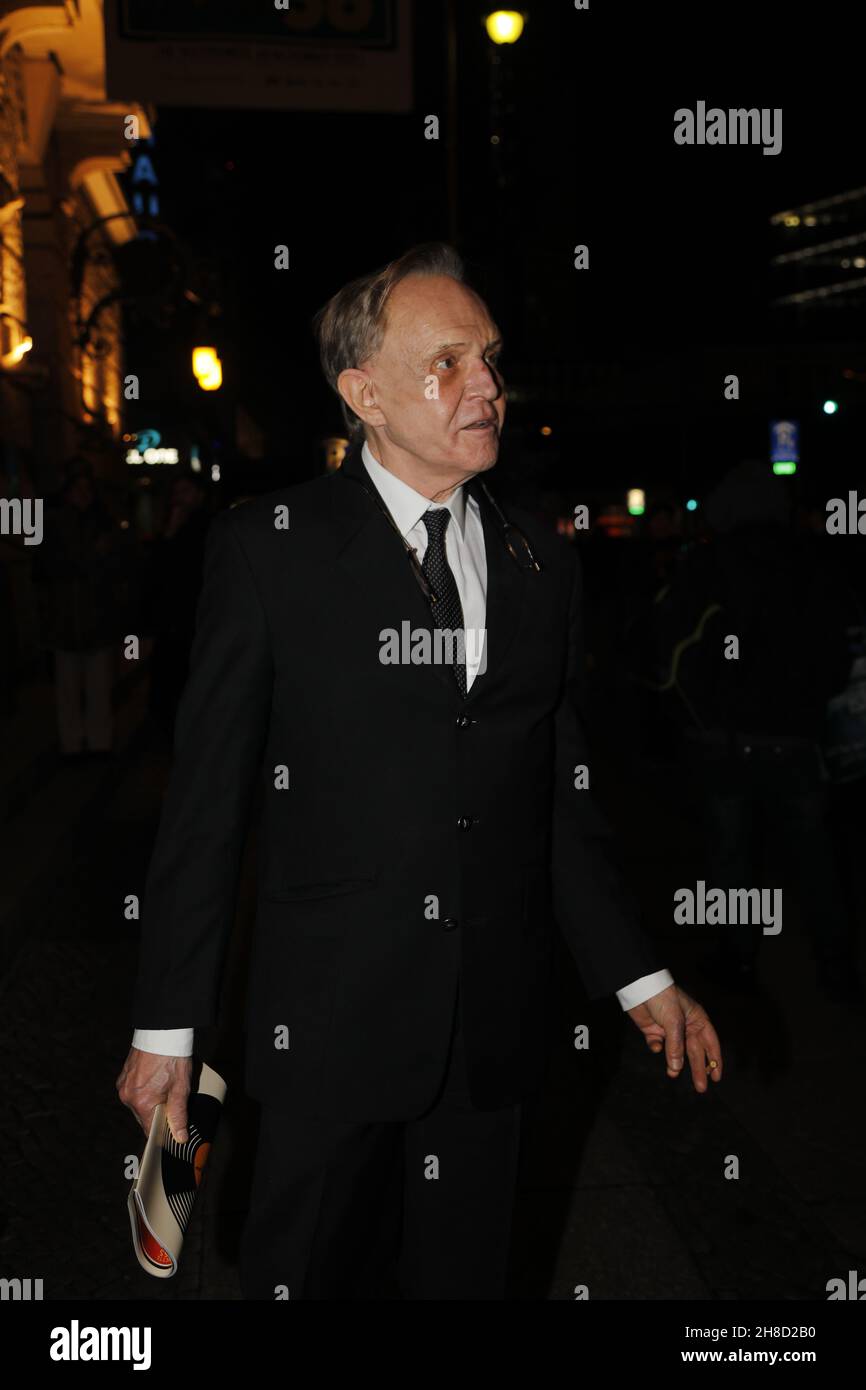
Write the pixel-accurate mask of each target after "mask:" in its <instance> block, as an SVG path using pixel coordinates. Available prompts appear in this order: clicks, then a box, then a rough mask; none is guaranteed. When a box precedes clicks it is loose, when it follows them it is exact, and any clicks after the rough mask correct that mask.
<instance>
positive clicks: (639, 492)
mask: <svg viewBox="0 0 866 1390" xmlns="http://www.w3.org/2000/svg"><path fill="white" fill-rule="evenodd" d="M626 504H627V506H628V510H629V515H630V516H643V514H644V512H645V511H646V493H645V492H644V490H643V488H642V487H630V488H629V490H628V493H627V495H626Z"/></svg>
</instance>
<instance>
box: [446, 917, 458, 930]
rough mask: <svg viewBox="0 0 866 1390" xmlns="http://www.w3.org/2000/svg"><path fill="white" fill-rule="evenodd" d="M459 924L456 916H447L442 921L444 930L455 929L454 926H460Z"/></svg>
mask: <svg viewBox="0 0 866 1390" xmlns="http://www.w3.org/2000/svg"><path fill="white" fill-rule="evenodd" d="M458 925H459V923H458V921H457V918H456V917H445V918H444V919H443V921H442V930H443V931H453V930H454V928H455V927H456V926H458Z"/></svg>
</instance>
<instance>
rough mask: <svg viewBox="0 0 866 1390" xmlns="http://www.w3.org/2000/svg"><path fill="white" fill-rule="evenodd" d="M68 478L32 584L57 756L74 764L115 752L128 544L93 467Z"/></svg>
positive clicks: (49, 517)
mask: <svg viewBox="0 0 866 1390" xmlns="http://www.w3.org/2000/svg"><path fill="white" fill-rule="evenodd" d="M64 472H65V478H64V482H63V486H62V488H61V494H60V504H59V506H55V507H49V508H46V512H45V534H44V537H43V541H42V544H41V546H39V548H38V550H37V553H36V556H35V558H34V562H33V580H34V584H35V585H36V592H37V601H38V605H39V623H40V632H41V640H42V642H43V644H44V645H45V646H46V647H47V648H48V649H49V650H51V651H52V653H53V657H54V690H55V704H56V715H57V732H58V738H59V742H60V751H61V754H63V755H64V756H65V757H67V758H72V757H78V756H80V755H82V754H85V753H93V754H100V755H104V754H106V753H108V752H109V751H110V750H111V747H112V743H113V738H114V715H113V710H112V691H113V685H114V673H115V663H116V660H117V649H118V642H119V640H120V637H121V636H122V633H123V626H124V624H123V617H124V607H125V602H124V594H125V585H126V582H127V578H128V561H129V544H128V538H127V537H126V536H125V535H124V532H123V530H122V528H121V527H120V525H119V523H118V522H117V521H116V520H115V518H114V517H113V516H112V515H111V513H110V512H109V510H108V508H107V507H106V506H105V504H104V503H103V501H102V499H101V498H100V496H99V494H98V492H97V489H96V485H95V482H94V478H93V471H92V468H91V466H90V464H89V462H88V461H87V460H86V459H84V458H82V457H80V456H77V455H76V456H74V457H73V458H71V459H70V460H69V461H68V462H67V464H66V467H65V470H64Z"/></svg>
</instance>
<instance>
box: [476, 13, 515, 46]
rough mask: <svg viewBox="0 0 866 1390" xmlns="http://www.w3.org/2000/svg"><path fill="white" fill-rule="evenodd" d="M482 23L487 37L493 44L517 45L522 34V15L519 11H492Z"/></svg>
mask: <svg viewBox="0 0 866 1390" xmlns="http://www.w3.org/2000/svg"><path fill="white" fill-rule="evenodd" d="M484 23H485V25H486V28H487V37H488V38H490V39H492V40H493V42H494V43H517V40H518V39H519V38H520V35H521V34H522V33H523V15H522V14H521V13H520V11H519V10H494V11H493V13H492V14H489V15H488V16H487V18H486V20H485V21H484Z"/></svg>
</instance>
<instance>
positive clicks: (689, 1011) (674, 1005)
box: [626, 985, 722, 1091]
mask: <svg viewBox="0 0 866 1390" xmlns="http://www.w3.org/2000/svg"><path fill="white" fill-rule="evenodd" d="M626 1012H627V1013H628V1014H629V1015H630V1016H631V1018H632V1019H633V1020H634V1023H635V1026H636V1027H637V1028H639V1029H640V1031H641V1032H642V1033H643V1035H644V1037H645V1038H646V1042H647V1046H648V1047H649V1049H650V1051H651V1052H661V1050H662V1047H664V1051H665V1056H666V1060H667V1071H668V1076H670V1077H675V1076H679V1074H680V1072H681V1071H682V1070H683V1065H684V1062H685V1056H686V1055H687V1056H688V1059H689V1065H690V1066H691V1069H692V1084H693V1085H694V1088H695V1090H696V1091H705V1090H706V1089H707V1076H711V1077H712V1078H713V1080H714V1081H721V1079H722V1049H721V1048H720V1046H719V1039H718V1037H717V1035H716V1030H715V1028H714V1027H713V1025H712V1024H711V1023H710V1020H709V1018H708V1017H707V1014H706V1011H705V1010H704V1009H703V1008H702V1007H701V1005H700V1004H699V1003H698V1002H697V1000H696V999H692V998H691V997H690V996H689V995H688V994H686V992H685V990H682V989H680V988H679V986H678V985H668V987H667V989H663V990H661V991H660V992H659V993H658V994H653V995H651V997H650V998H649V999H647V1000H646V1001H645V1002H644V1003H643V1004H638V1005H637V1007H636V1008H634V1009H627V1010H626ZM713 1062H715V1066H713V1065H711V1064H712V1063H713Z"/></svg>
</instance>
